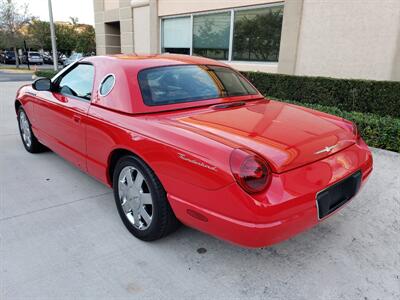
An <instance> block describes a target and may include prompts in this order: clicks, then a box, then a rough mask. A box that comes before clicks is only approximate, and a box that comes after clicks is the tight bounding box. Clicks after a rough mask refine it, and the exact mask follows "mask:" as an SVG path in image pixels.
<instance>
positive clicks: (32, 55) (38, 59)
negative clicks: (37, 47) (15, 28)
mask: <svg viewBox="0 0 400 300" xmlns="http://www.w3.org/2000/svg"><path fill="white" fill-rule="evenodd" d="M27 56H28V61H29V63H30V64H32V65H43V57H42V55H41V54H40V53H39V52H34V51H29V52H28V55H27Z"/></svg>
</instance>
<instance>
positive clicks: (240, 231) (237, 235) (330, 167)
mask: <svg viewBox="0 0 400 300" xmlns="http://www.w3.org/2000/svg"><path fill="white" fill-rule="evenodd" d="M358 170H360V171H361V173H362V179H361V187H362V186H363V185H364V184H365V182H366V181H367V178H368V176H369V175H370V173H371V171H372V155H371V153H370V151H369V150H368V147H367V146H366V145H365V143H364V142H363V141H360V143H359V144H357V145H353V146H351V147H349V148H347V149H345V150H343V151H341V152H339V153H336V154H334V155H332V156H330V157H327V158H325V159H323V160H320V161H318V162H315V163H312V164H310V165H307V166H304V167H301V168H298V169H295V170H292V171H288V172H286V173H283V174H274V177H273V179H272V182H271V186H270V187H269V189H268V191H267V192H266V193H265V194H261V195H257V196H256V197H251V196H250V195H248V194H246V193H244V192H243V191H242V190H241V189H240V188H239V187H238V185H237V184H236V183H234V184H232V185H230V186H228V187H226V188H224V189H221V190H218V191H212V192H211V193H210V192H205V193H204V194H202V193H201V191H194V190H193V191H192V193H191V195H192V197H190V196H188V197H185V200H183V199H182V198H179V197H176V196H174V195H168V198H169V200H170V203H171V206H172V208H173V210H174V212H175V214H176V216H177V217H178V219H180V220H181V221H182V222H183V223H184V224H186V225H188V226H190V227H194V228H196V229H199V230H201V231H204V232H206V233H209V234H212V235H214V236H216V237H219V238H221V239H224V240H227V241H230V242H232V243H235V244H239V245H241V246H245V247H263V246H268V245H272V244H275V243H278V242H281V241H283V240H286V239H288V238H290V237H292V236H294V235H296V234H299V233H300V232H303V231H305V230H307V229H309V228H311V227H313V226H315V225H317V224H318V223H319V222H321V221H323V220H324V219H325V218H328V217H329V216H331V215H332V214H335V213H336V212H337V211H339V210H340V209H341V208H342V207H344V206H346V205H344V206H342V207H341V208H339V209H337V210H335V211H334V212H332V213H331V214H330V215H328V216H326V217H324V218H323V219H322V220H319V218H318V209H317V204H316V196H317V194H318V192H320V191H321V190H323V189H325V188H327V187H329V186H331V185H334V184H335V183H337V182H339V181H341V180H342V179H343V178H345V177H347V176H349V175H351V174H353V173H354V172H357V171H358ZM193 195H194V196H193ZM193 197H196V199H194V200H193V201H190V200H191V198H193ZM199 198H200V199H207V200H203V202H204V203H205V205H202V202H201V201H198V199H199ZM186 199H188V200H186ZM205 206H206V207H205ZM232 206H233V207H232Z"/></svg>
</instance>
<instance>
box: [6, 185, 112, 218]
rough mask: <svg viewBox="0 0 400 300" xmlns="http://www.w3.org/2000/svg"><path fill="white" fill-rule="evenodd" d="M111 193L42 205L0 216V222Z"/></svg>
mask: <svg viewBox="0 0 400 300" xmlns="http://www.w3.org/2000/svg"><path fill="white" fill-rule="evenodd" d="M111 194H112V192H107V193H102V194H98V195H93V196H88V197H84V198H79V199H76V200H73V201H70V202H64V203H59V204H55V205H52V206H48V207H44V208H41V209H37V210H32V211H28V212H25V213H22V214H17V215H14V216H9V217H4V218H0V222H3V221H8V220H11V219H15V218H19V217H23V216H27V215H31V214H35V213H38V212H42V211H45V210H48V209H52V208H57V207H61V206H66V205H69V204H73V203H76V202H80V201H84V200H88V199H95V198H97V197H101V196H105V195H111Z"/></svg>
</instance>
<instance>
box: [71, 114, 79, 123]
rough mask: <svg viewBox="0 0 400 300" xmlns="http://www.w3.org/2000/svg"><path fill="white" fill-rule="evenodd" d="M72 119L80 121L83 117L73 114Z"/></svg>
mask: <svg viewBox="0 0 400 300" xmlns="http://www.w3.org/2000/svg"><path fill="white" fill-rule="evenodd" d="M72 119H73V120H74V122H75V123H78V124H79V123H80V122H81V117H80V116H78V115H73V116H72Z"/></svg>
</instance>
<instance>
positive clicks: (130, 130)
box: [86, 105, 233, 194]
mask: <svg viewBox="0 0 400 300" xmlns="http://www.w3.org/2000/svg"><path fill="white" fill-rule="evenodd" d="M86 122H87V124H86V125H87V127H86V130H87V167H88V172H89V173H91V174H92V175H94V176H95V177H96V178H98V179H99V180H101V181H102V182H104V183H106V184H108V185H111V184H112V182H111V181H110V178H109V176H108V167H109V163H110V158H111V154H112V152H113V151H114V150H116V149H126V150H128V151H131V152H133V153H135V154H136V155H138V156H139V157H140V158H142V159H143V160H144V161H145V162H146V163H147V164H148V165H149V166H150V168H151V169H152V170H153V171H154V172H155V173H156V174H157V176H158V177H159V179H160V180H161V182H162V184H163V186H164V188H165V189H166V190H167V192H168V193H174V194H180V190H181V189H182V186H181V185H179V184H178V185H179V186H177V184H176V183H175V181H173V180H169V179H170V178H171V179H174V180H178V181H179V182H181V183H182V184H184V183H186V184H192V185H195V186H197V187H201V188H203V189H207V190H216V189H219V188H222V187H223V186H226V185H228V184H229V183H231V182H233V177H232V175H231V173H230V171H229V155H230V148H229V147H227V146H225V145H220V144H219V143H216V142H214V141H209V140H208V139H206V138H203V137H194V136H193V133H190V132H183V131H184V129H179V128H170V127H169V126H168V125H166V124H163V122H162V121H159V122H158V121H157V118H154V117H151V118H148V117H146V116H132V115H126V114H121V113H118V112H113V111H110V110H107V109H104V108H101V107H97V106H96V105H92V106H91V107H90V110H89V116H88V119H87V121H86ZM182 157H184V158H186V159H182ZM196 162H198V163H199V164H196Z"/></svg>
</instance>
